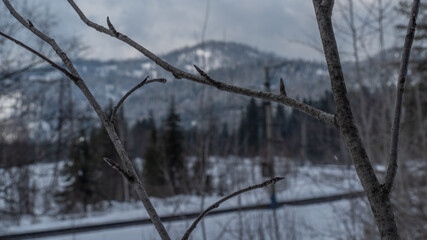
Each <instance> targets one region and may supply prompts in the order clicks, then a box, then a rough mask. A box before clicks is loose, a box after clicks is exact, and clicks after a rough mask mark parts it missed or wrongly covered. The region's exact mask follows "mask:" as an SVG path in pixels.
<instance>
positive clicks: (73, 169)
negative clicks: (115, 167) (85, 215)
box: [56, 131, 99, 213]
mask: <svg viewBox="0 0 427 240" xmlns="http://www.w3.org/2000/svg"><path fill="white" fill-rule="evenodd" d="M96 169H97V168H96V163H94V162H93V158H92V156H91V154H90V152H89V145H88V142H87V139H86V136H85V133H84V131H82V132H81V134H80V136H79V137H77V138H76V139H74V140H73V142H72V144H71V148H70V154H69V162H67V163H66V165H65V166H64V168H63V169H62V175H64V176H65V177H66V182H67V185H66V186H65V187H64V189H63V190H61V191H60V192H58V193H57V194H56V200H57V202H58V203H60V204H61V205H62V209H61V212H64V213H66V212H71V211H81V210H83V211H84V212H86V211H87V205H88V204H91V203H94V202H96V201H97V200H99V198H97V197H98V195H97V191H96V182H97V176H98V174H97V173H96Z"/></svg>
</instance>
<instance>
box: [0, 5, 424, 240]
mask: <svg viewBox="0 0 427 240" xmlns="http://www.w3.org/2000/svg"><path fill="white" fill-rule="evenodd" d="M3 2H4V3H5V5H6V6H7V8H8V9H9V10H10V12H11V13H12V15H13V16H14V17H15V18H16V19H17V20H18V21H19V22H20V23H21V24H22V25H23V26H25V27H26V28H27V29H29V30H30V31H31V32H33V33H34V34H35V35H37V36H38V37H39V38H40V39H42V40H44V41H45V42H46V43H48V44H49V45H50V46H51V47H52V48H53V49H54V50H55V52H56V53H57V55H58V56H59V57H60V58H61V60H62V62H63V63H64V64H65V66H66V68H67V69H65V68H62V67H60V66H59V65H57V64H56V63H54V62H53V61H51V60H50V59H48V58H47V57H45V56H43V55H42V54H40V53H38V52H37V51H35V50H33V49H31V48H29V47H27V46H26V45H25V44H23V43H21V42H19V41H17V40H15V39H13V38H12V37H10V36H8V35H6V34H3V33H0V34H1V35H2V36H3V37H6V38H8V39H10V40H12V41H14V42H15V43H17V44H18V45H20V46H22V47H24V48H26V49H27V50H29V51H31V52H33V53H34V54H36V55H38V56H39V57H41V58H42V59H43V60H45V61H47V62H48V63H50V64H51V65H52V66H53V67H55V68H57V69H58V70H60V71H61V72H63V73H64V74H65V75H66V76H67V77H68V78H70V79H71V80H72V81H73V82H74V83H75V84H76V85H77V87H79V89H80V90H81V91H82V92H83V94H84V95H85V97H86V98H87V100H88V101H89V102H90V104H91V106H92V107H93V108H94V110H95V111H96V113H97V114H98V116H99V118H100V119H101V121H102V123H103V125H104V127H105V129H106V130H107V132H108V135H109V137H110V139H111V141H112V142H113V143H114V146H115V148H116V150H117V152H118V154H119V156H120V160H121V164H118V163H116V162H114V161H113V160H109V159H107V160H106V161H107V162H108V163H109V164H110V165H111V166H112V167H114V168H116V169H117V170H119V172H120V173H122V174H123V175H124V176H125V177H126V178H127V179H128V181H129V183H130V184H131V185H132V186H133V187H134V189H135V190H136V192H137V193H138V195H139V197H140V198H141V201H142V202H143V204H144V206H145V208H146V210H147V212H148V213H149V215H150V218H151V219H152V221H153V224H154V225H155V227H156V229H157V231H158V233H159V235H160V236H161V238H162V239H170V237H169V235H168V233H167V231H166V229H165V228H164V226H163V224H162V223H161V221H160V218H159V216H158V215H157V213H156V211H155V209H154V208H153V206H152V204H151V202H150V200H149V198H148V196H147V194H146V192H145V189H144V188H143V186H142V183H141V181H140V180H139V178H138V177H137V174H136V172H135V170H134V168H133V166H132V164H131V161H130V160H129V157H128V154H127V152H126V151H125V149H124V147H123V145H122V143H121V141H120V139H119V138H118V136H117V133H116V131H115V130H114V126H113V123H112V121H111V119H112V118H109V117H108V116H107V115H106V114H105V112H104V111H103V110H102V109H101V107H100V106H99V104H98V103H97V101H96V99H95V98H94V97H93V95H92V93H91V92H90V91H89V89H88V88H87V87H86V85H85V83H84V81H83V79H82V78H81V77H80V75H79V73H78V72H77V70H76V69H75V68H74V65H73V63H72V62H71V61H70V59H69V58H68V57H67V55H66V54H65V52H63V51H62V49H61V48H60V47H59V46H58V45H57V44H56V42H55V40H54V39H52V38H49V37H48V36H46V35H45V34H43V33H42V32H41V31H39V30H38V29H37V28H36V27H35V26H34V25H33V24H32V23H31V21H26V20H25V19H24V18H22V17H21V16H20V15H19V13H17V12H16V11H15V10H14V8H13V7H12V5H11V4H10V3H9V1H8V0H3ZM68 2H69V3H70V5H71V6H72V8H73V9H74V10H75V11H76V13H77V14H78V15H79V16H80V18H81V19H82V21H83V22H84V23H86V24H87V25H88V26H89V27H91V28H94V29H95V30H97V31H99V32H101V33H104V34H107V35H109V36H111V37H113V38H116V39H118V40H120V41H122V42H124V43H126V44H128V45H129V46H131V47H133V48H135V49H136V50H138V51H139V52H141V53H142V54H143V55H145V56H146V57H148V58H149V59H151V60H152V61H153V62H155V63H156V64H157V65H159V66H160V67H162V68H163V69H165V70H166V71H168V72H170V73H171V74H172V75H173V76H174V77H175V78H177V79H187V80H190V81H194V82H197V83H200V84H204V85H208V86H212V87H216V88H218V89H219V90H222V91H227V92H231V93H236V94H241V95H246V96H250V97H256V98H260V99H263V100H268V101H273V102H278V103H281V104H284V105H287V106H290V107H293V108H295V109H297V110H299V111H302V112H304V113H306V114H308V115H310V116H312V117H314V118H316V119H318V120H320V121H322V122H324V123H326V124H330V125H334V126H335V127H336V128H338V130H339V131H340V133H341V136H342V139H343V140H344V143H345V146H346V148H347V150H348V152H349V154H350V156H351V159H352V162H353V164H354V167H355V169H356V172H357V174H358V176H359V179H360V181H361V183H362V186H363V188H364V190H365V192H366V194H367V197H368V200H369V203H370V206H371V209H372V212H373V214H374V218H375V221H376V225H377V227H378V230H379V232H380V235H381V238H382V239H399V233H398V229H397V226H396V221H395V219H394V213H393V210H392V206H391V204H390V193H391V190H392V187H393V183H394V179H395V175H396V169H397V150H398V139H399V125H400V115H401V114H400V112H401V108H402V95H403V90H404V84H405V79H406V75H407V68H408V61H409V55H410V49H411V46H412V42H413V39H414V32H415V26H416V17H417V14H418V8H419V2H420V1H419V0H414V3H413V6H412V10H411V15H410V19H409V24H408V30H407V35H406V38H405V43H404V47H403V54H402V60H401V65H400V74H399V81H398V84H397V95H396V96H397V97H396V105H395V115H394V119H393V128H392V140H391V152H390V156H389V165H388V169H387V175H386V178H385V181H384V182H382V183H381V182H380V181H379V180H378V178H377V176H376V174H375V172H374V169H373V166H372V164H371V161H370V159H369V158H368V155H367V152H366V149H365V146H364V145H363V143H362V141H361V138H360V136H359V132H358V130H357V128H356V126H355V124H354V120H353V112H352V110H351V108H350V103H349V100H348V98H347V88H346V84H345V81H344V75H343V71H342V67H341V62H340V57H339V53H338V48H337V44H336V40H335V34H334V30H333V25H332V20H331V16H332V10H333V6H334V1H333V0H313V5H314V9H315V14H316V19H317V23H318V27H319V31H320V36H321V40H322V45H323V51H324V55H325V58H326V62H327V65H328V71H329V75H330V82H331V86H332V92H333V95H334V100H335V105H336V114H335V115H332V114H330V113H326V112H323V111H321V110H318V109H316V108H314V107H311V106H309V105H307V104H304V103H302V102H299V101H297V100H295V99H292V98H290V97H288V96H287V95H286V94H274V93H268V92H262V91H254V90H250V89H246V88H241V87H237V86H234V85H230V84H227V83H224V82H221V81H217V80H214V79H212V78H211V77H210V76H209V75H207V74H206V73H205V72H204V71H203V70H201V69H200V68H198V67H197V66H195V68H196V70H197V72H198V73H199V74H200V76H197V75H194V74H191V73H188V72H185V71H183V70H181V69H178V68H176V67H174V66H172V65H170V64H169V63H167V62H165V61H164V60H163V59H161V58H159V57H158V56H156V55H155V54H153V53H152V52H150V51H149V50H147V49H146V48H144V47H143V46H142V45H140V44H138V43H137V42H135V41H134V40H132V39H130V38H129V37H127V36H126V35H124V34H122V33H120V32H119V31H117V30H116V29H115V27H114V26H113V24H112V23H111V22H110V19H109V18H108V17H107V25H108V28H106V27H103V26H101V25H98V24H96V23H94V22H92V21H90V20H89V19H88V18H87V17H86V16H85V15H84V13H83V12H82V11H81V10H80V9H79V7H78V6H77V5H76V4H75V3H74V1H73V0H68ZM129 94H130V93H129ZM124 99H125V97H124V98H123V100H124ZM118 106H120V104H119V105H118ZM112 117H113V116H112ZM271 181H272V182H274V180H271ZM241 191H245V190H241ZM232 196H234V195H230V197H232ZM227 198H228V197H226V198H225V199H227ZM222 201H223V200H220V201H219V202H222ZM216 206H217V205H213V206H211V207H210V208H208V210H206V211H205V212H203V213H202V214H201V216H200V217H199V218H198V219H197V220H196V221H195V222H194V223H193V225H192V228H190V229H189V231H188V232H187V234H186V235H185V236H184V239H185V238H187V237H188V235H189V234H190V233H191V230H192V229H193V228H194V227H195V225H196V224H197V222H198V221H200V219H201V218H202V217H203V216H204V215H206V213H207V212H208V211H209V209H212V208H215V207H216Z"/></svg>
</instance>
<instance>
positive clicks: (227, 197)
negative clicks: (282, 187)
mask: <svg viewBox="0 0 427 240" xmlns="http://www.w3.org/2000/svg"><path fill="white" fill-rule="evenodd" d="M283 179H285V178H283V177H275V178H272V179H270V180H267V181H265V182H263V183H261V184H257V185H253V186H250V187H247V188H244V189H241V190H239V191H236V192H234V193H232V194H230V195H228V196H225V197H223V198H221V199H220V200H218V201H217V202H215V203H214V204H212V205H211V206H209V207H208V208H207V209H206V210H205V211H203V212H202V213H201V214H200V215H199V216H198V217H197V218H196V220H194V222H193V223H192V224H191V226H190V227H189V228H188V229H187V231H186V232H185V234H184V236H183V237H182V240H186V239H188V237H189V236H190V234H191V232H192V231H193V230H194V229H195V228H196V226H197V224H198V223H199V222H200V220H202V218H203V217H204V216H206V215H207V214H208V213H209V212H211V211H212V210H214V209H215V208H218V207H219V205H221V203H223V202H225V201H227V200H228V199H230V198H233V197H235V196H237V195H240V194H242V193H245V192H249V191H252V190H255V189H258V188H263V187H267V186H268V185H270V184H275V183H276V182H278V181H281V180H283Z"/></svg>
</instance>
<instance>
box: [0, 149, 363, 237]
mask: <svg viewBox="0 0 427 240" xmlns="http://www.w3.org/2000/svg"><path fill="white" fill-rule="evenodd" d="M209 161H210V166H209V173H210V174H211V175H212V176H213V185H214V186H215V187H216V188H218V186H220V185H221V186H226V189H227V193H231V192H232V191H234V190H237V189H241V188H244V187H247V186H250V185H253V184H257V183H261V182H262V181H264V180H265V179H264V178H262V176H261V169H260V167H259V164H254V162H255V163H256V162H257V161H258V159H241V158H234V157H228V158H216V157H211V158H210V159H209ZM30 168H31V173H32V178H33V179H34V181H37V183H38V184H39V185H38V186H40V188H43V187H47V186H49V183H50V182H51V178H52V176H51V173H52V172H53V168H54V165H53V164H35V165H33V166H31V167H30ZM275 172H276V175H277V176H284V177H285V180H283V181H281V182H279V183H277V184H276V191H277V200H278V201H283V200H290V199H301V198H307V197H318V196H325V195H330V194H337V193H346V192H352V191H358V190H360V189H361V186H360V183H359V181H358V180H357V177H356V175H355V172H354V169H353V168H349V167H346V166H337V165H322V166H312V165H306V166H296V165H295V164H290V163H289V161H288V160H287V159H276V168H275ZM40 194H42V191H40ZM38 197H39V198H40V199H39V201H42V197H41V196H38ZM219 198H220V196H218V195H215V194H214V195H210V196H207V197H206V198H205V200H204V202H205V203H204V208H205V207H207V206H209V205H210V204H212V203H213V202H215V201H217V200H218V199H219ZM269 199H270V197H269V193H268V190H267V189H258V190H255V191H252V192H248V193H245V194H243V195H241V196H240V197H236V198H233V199H231V200H229V201H227V202H225V203H224V204H222V205H221V206H220V208H229V207H236V206H245V205H250V204H256V203H268V202H269V201H270V200H269ZM152 202H153V205H154V207H155V208H156V210H157V211H158V213H159V215H160V216H165V215H175V214H179V213H186V212H197V211H200V209H201V197H200V196H193V195H179V196H174V197H170V198H167V199H158V198H152ZM36 204H38V205H41V204H43V203H42V202H36ZM367 213H369V211H368V207H367V206H366V204H365V203H364V201H363V200H362V199H357V200H356V199H354V200H341V201H337V202H332V203H323V204H316V205H307V206H298V207H295V206H292V207H290V206H285V207H282V208H279V209H277V210H276V215H275V216H274V215H273V211H272V210H257V211H249V212H235V213H229V214H223V215H216V216H207V217H206V218H205V220H204V226H205V227H204V228H205V234H206V236H207V239H275V231H274V223H275V222H277V225H278V231H279V234H280V236H281V239H348V238H352V237H355V236H360V234H361V233H362V232H363V229H362V224H361V222H362V218H363V219H365V218H369V215H368V216H367V215H366V214H367ZM146 217H148V215H147V213H146V212H145V210H144V209H143V207H142V204H140V203H139V202H137V201H135V202H131V203H118V202H112V203H111V205H110V206H109V207H107V208H106V209H105V210H103V211H92V212H90V213H88V214H86V216H83V215H73V216H71V215H70V216H65V217H64V216H61V217H59V216H54V215H51V216H39V217H37V218H34V217H30V216H26V217H24V218H22V220H21V221H20V224H19V225H12V226H11V225H10V224H8V223H7V222H5V221H1V220H0V234H11V233H19V232H28V231H36V230H37V231H38V230H43V229H52V228H61V227H72V226H84V225H89V224H99V223H107V222H114V221H119V220H131V219H136V218H146ZM191 222H192V221H191V220H185V221H178V222H170V223H165V225H166V228H167V229H168V231H169V232H170V234H171V236H172V238H173V239H179V238H180V237H181V236H182V235H183V233H184V232H185V230H186V229H187V228H188V226H189V225H190V224H191ZM202 230H203V228H202V224H199V226H198V227H197V228H196V230H195V231H194V232H193V234H192V239H203V235H204V233H203V231H202ZM43 239H55V240H57V239H58V240H59V239H64V240H65V239H70V240H71V239H93V240H98V239H99V240H101V239H103V240H104V239H105V240H107V239H129V240H132V239H158V237H157V234H156V231H155V229H154V227H153V226H151V225H143V226H133V227H125V228H117V229H111V230H100V231H93V232H88V233H79V234H73V235H65V236H59V237H51V238H43Z"/></svg>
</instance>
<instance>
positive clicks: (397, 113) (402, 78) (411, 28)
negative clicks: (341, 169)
mask: <svg viewBox="0 0 427 240" xmlns="http://www.w3.org/2000/svg"><path fill="white" fill-rule="evenodd" d="M419 5H420V0H414V2H413V4H412V9H411V15H410V17H409V23H408V28H407V32H406V37H405V43H404V45H403V49H402V59H401V61H400V69H399V79H398V83H397V87H396V102H395V109H394V117H393V125H392V128H391V142H390V156H389V162H388V167H387V174H386V177H385V182H384V188H385V190H386V191H387V192H388V193H390V191H391V188H392V187H393V182H394V179H395V177H396V173H397V157H398V149H399V132H400V117H401V115H402V114H401V112H402V100H403V92H404V91H405V82H406V76H407V73H408V65H409V56H410V55H411V48H412V43H413V42H414V36H415V28H416V26H417V15H418V9H419V7H420V6H419Z"/></svg>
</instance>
